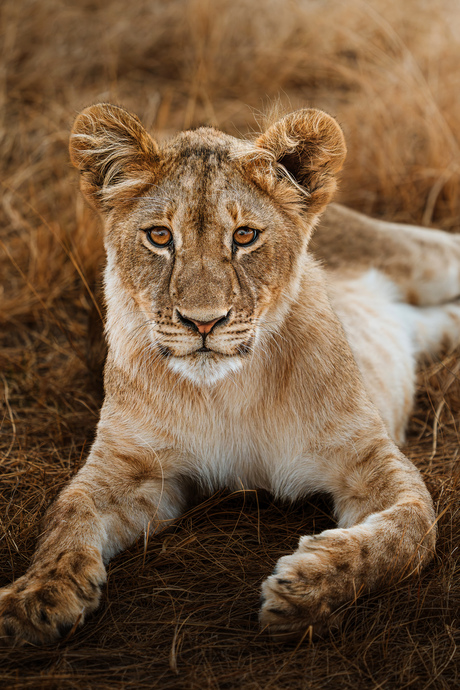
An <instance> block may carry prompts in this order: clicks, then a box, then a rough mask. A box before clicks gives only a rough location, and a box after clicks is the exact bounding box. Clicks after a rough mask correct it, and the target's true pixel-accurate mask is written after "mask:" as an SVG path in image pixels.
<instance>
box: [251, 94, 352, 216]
mask: <svg viewBox="0 0 460 690" xmlns="http://www.w3.org/2000/svg"><path fill="white" fill-rule="evenodd" d="M255 144H256V147H257V148H260V149H265V150H266V152H267V153H269V154H270V157H271V158H272V159H273V160H274V161H276V163H277V164H278V166H282V168H281V167H280V168H279V171H281V172H282V171H283V169H284V170H286V171H287V172H288V177H290V178H291V180H293V181H294V182H295V184H296V185H299V186H300V187H301V188H302V190H303V191H304V192H305V196H306V203H307V206H308V209H309V211H312V212H314V213H319V212H320V211H321V210H322V209H323V208H324V206H325V205H326V204H327V203H328V201H329V200H330V199H331V197H332V194H333V193H334V191H335V189H336V186H337V183H336V179H335V176H336V175H337V173H338V172H339V171H340V169H341V168H342V165H343V162H344V160H345V156H346V153H347V147H346V145H345V138H344V136H343V132H342V130H341V129H340V127H339V125H338V124H337V122H336V121H335V120H334V118H333V117H331V116H330V115H328V114H327V113H324V112H323V111H322V110H315V109H313V108H311V109H310V108H309V109H305V110H297V111H296V112H294V113H291V114H290V115H286V117H283V118H282V119H281V120H278V122H276V123H275V124H274V125H272V126H271V127H269V129H267V131H266V132H264V134H262V135H261V136H260V137H259V138H258V139H257V141H256V142H255Z"/></svg>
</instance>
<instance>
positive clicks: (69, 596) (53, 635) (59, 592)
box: [0, 551, 106, 646]
mask: <svg viewBox="0 0 460 690" xmlns="http://www.w3.org/2000/svg"><path fill="white" fill-rule="evenodd" d="M105 579H106V573H105V568H104V566H103V564H102V561H101V559H100V558H99V557H98V556H96V555H94V554H93V553H91V552H89V553H88V552H87V551H85V552H80V551H78V552H77V551H73V552H67V553H62V554H59V556H58V557H57V558H55V559H54V560H53V561H50V560H37V561H36V562H35V563H34V564H33V565H32V567H31V568H30V570H29V571H28V572H27V573H26V574H25V575H23V576H22V577H20V578H19V579H18V580H16V582H14V583H13V584H11V585H9V586H8V587H4V588H3V589H1V590H0V645H2V646H5V645H22V644H24V643H25V642H31V643H34V644H47V643H50V642H53V641H55V640H57V639H58V638H59V637H62V636H63V635H65V634H66V633H68V632H69V631H70V630H71V629H72V628H73V627H77V626H78V625H80V624H81V623H83V620H84V617H85V614H86V613H88V612H90V611H93V610H94V609H95V608H96V607H97V606H98V604H99V599H100V588H101V585H102V584H103V583H104V582H105Z"/></svg>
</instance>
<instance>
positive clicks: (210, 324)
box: [70, 104, 346, 384]
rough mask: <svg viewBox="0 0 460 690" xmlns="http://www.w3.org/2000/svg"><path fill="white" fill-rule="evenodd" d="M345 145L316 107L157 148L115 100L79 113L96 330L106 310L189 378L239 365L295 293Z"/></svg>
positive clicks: (73, 144) (75, 146) (192, 134)
mask: <svg viewBox="0 0 460 690" xmlns="http://www.w3.org/2000/svg"><path fill="white" fill-rule="evenodd" d="M345 151H346V149H345V143H344V139H343V135H342V131H341V129H340V127H339V126H338V125H337V123H336V122H335V120H334V119H333V118H332V117H330V116H329V115H327V114H326V113H323V112H321V111H318V110H300V111H298V112H295V113H292V114H291V115H288V116H286V117H284V118H283V119H281V120H279V121H278V122H276V123H275V124H274V125H272V126H271V127H270V128H269V129H268V130H267V131H266V132H265V133H264V134H262V135H261V136H259V138H258V139H257V140H256V141H255V142H253V143H249V142H247V141H242V140H239V139H235V138H233V137H231V136H228V135H226V134H223V133H222V132H219V131H217V130H215V129H212V128H207V127H206V128H201V129H197V130H194V131H189V132H184V133H182V134H179V135H178V136H177V137H175V138H174V139H173V140H172V141H170V142H168V143H166V144H165V145H162V146H159V145H158V144H157V143H156V142H155V141H153V139H152V138H151V137H150V136H149V134H148V133H147V132H146V131H145V129H144V128H143V127H142V125H141V123H140V122H139V120H138V119H137V118H136V117H135V116H133V115H130V114H129V113H128V112H126V111H125V110H123V109H122V108H118V107H116V106H113V105H107V104H101V105H96V106H93V107H91V108H88V109H86V110H85V111H83V112H82V113H81V115H79V116H78V118H77V120H76V122H75V125H74V128H73V131H72V136H71V141H70V155H71V159H72V162H73V164H74V165H75V166H76V167H77V168H78V169H79V170H80V172H81V176H82V177H81V188H82V191H83V194H84V195H85V196H86V198H87V200H88V201H89V202H90V204H91V205H92V206H93V207H95V208H96V209H97V210H98V211H99V213H100V214H101V215H102V217H103V220H104V225H105V233H106V235H105V242H106V248H107V253H108V269H107V274H106V287H107V301H108V316H109V341H110V317H111V313H112V317H113V318H112V324H113V328H114V329H115V328H116V324H117V323H118V334H119V335H118V336H117V337H118V338H122V337H123V335H122V333H123V330H120V327H119V324H120V320H121V321H122V322H123V324H124V329H125V331H126V333H128V332H129V334H130V336H129V337H130V339H131V344H132V342H133V340H136V341H137V342H138V343H141V344H143V345H142V348H147V349H149V351H150V352H152V351H154V352H155V353H156V355H157V357H158V358H160V359H163V360H164V361H165V362H167V364H168V365H169V366H170V367H171V368H172V369H173V370H174V371H176V372H178V373H180V374H181V375H182V376H185V377H186V378H188V379H191V380H193V381H195V382H199V383H208V384H209V383H213V382H215V381H217V380H218V379H220V378H222V377H224V376H225V375H226V373H228V372H229V371H232V370H235V369H237V368H239V367H240V366H241V365H242V363H243V362H244V361H245V359H247V358H248V357H250V355H251V352H252V351H253V349H254V348H256V347H257V344H258V343H259V342H261V340H262V339H263V336H264V334H265V335H267V334H269V333H270V332H272V331H273V330H274V329H277V328H279V326H280V324H281V322H282V320H283V318H284V317H285V315H286V314H287V312H288V310H289V306H290V304H292V302H293V300H295V299H296V295H297V293H298V290H299V285H300V282H301V279H302V266H304V265H305V260H306V246H307V243H308V240H309V237H310V233H311V230H312V228H313V226H314V224H315V221H316V220H317V218H318V215H319V213H320V212H321V211H322V210H323V208H324V207H325V205H326V203H327V202H328V201H329V199H330V197H331V195H332V193H333V191H334V189H335V175H336V173H337V172H338V171H339V170H340V168H341V166H342V163H343V160H344V157H345ZM115 312H116V318H115V317H114V314H115ZM111 344H113V342H112V343H111ZM142 348H141V349H142ZM125 356H126V355H125Z"/></svg>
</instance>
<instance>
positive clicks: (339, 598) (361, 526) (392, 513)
mask: <svg viewBox="0 0 460 690" xmlns="http://www.w3.org/2000/svg"><path fill="white" fill-rule="evenodd" d="M340 466H341V468H340V469H338V467H340ZM331 467H332V469H333V468H334V467H335V468H336V469H335V472H334V471H331ZM324 471H325V473H327V474H328V479H329V481H330V487H331V492H332V494H333V496H334V500H335V507H336V513H337V514H338V517H339V528H338V529H331V530H326V531H324V532H322V533H321V534H318V535H316V536H306V537H302V538H301V539H300V541H299V546H298V548H297V550H296V551H295V552H294V553H293V554H292V555H289V556H283V557H282V558H280V560H279V561H278V563H277V565H276V567H275V570H274V573H273V574H272V575H271V576H270V577H269V578H267V580H265V582H264V583H263V585H262V608H261V612H260V618H261V622H262V625H263V626H266V627H268V628H269V629H270V630H271V631H273V632H274V633H277V634H282V635H287V636H290V634H292V633H296V632H301V631H304V630H305V629H306V628H308V627H309V626H310V625H311V626H312V627H313V630H314V631H315V632H321V631H322V630H324V629H325V628H326V627H328V626H329V625H330V624H331V623H333V622H334V620H337V619H338V618H339V617H340V614H341V613H342V612H343V610H344V609H345V606H344V605H346V604H348V603H349V602H351V601H353V600H355V599H356V597H357V596H359V595H360V594H362V593H364V592H368V591H370V590H373V589H374V588H376V587H379V586H382V585H383V584H385V583H390V584H391V583H394V582H395V581H397V580H398V579H400V578H401V577H402V576H404V575H408V574H410V573H412V572H416V571H417V570H419V569H420V568H421V567H422V566H423V565H425V564H426V563H427V562H428V561H429V560H430V559H431V557H432V555H433V553H434V545H435V529H434V524H435V515H434V511H433V506H432V501H431V497H430V495H429V493H428V491H427V490H426V488H425V485H424V484H423V481H422V478H421V476H420V475H419V473H418V471H417V470H416V468H415V467H414V466H413V465H412V464H411V463H410V462H409V460H407V458H405V457H404V456H403V455H402V454H401V453H400V452H399V451H398V449H397V448H396V447H395V446H394V445H393V443H392V442H391V441H387V442H386V443H385V442H383V443H382V444H381V445H380V447H379V448H378V449H377V448H376V447H374V449H371V450H370V452H368V453H366V452H363V453H361V454H360V458H359V459H358V460H355V462H354V463H350V462H348V463H344V462H343V460H342V459H339V460H338V461H337V459H336V460H335V462H334V463H332V462H331V463H330V464H325V466H324ZM332 487H333V488H332Z"/></svg>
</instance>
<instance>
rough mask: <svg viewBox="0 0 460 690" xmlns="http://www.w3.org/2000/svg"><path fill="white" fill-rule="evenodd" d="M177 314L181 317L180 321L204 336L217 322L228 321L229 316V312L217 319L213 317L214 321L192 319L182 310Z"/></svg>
mask: <svg viewBox="0 0 460 690" xmlns="http://www.w3.org/2000/svg"><path fill="white" fill-rule="evenodd" d="M177 315H178V317H179V321H180V322H181V323H183V324H184V326H187V327H188V328H193V330H194V331H198V333H200V334H201V335H202V336H207V335H208V333H210V332H211V331H212V329H213V328H214V326H215V325H216V324H217V323H221V322H223V321H226V320H227V318H228V312H227V314H223V315H222V316H218V317H217V319H212V321H197V319H191V318H190V317H187V316H184V315H183V314H181V313H180V311H178V312H177Z"/></svg>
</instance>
